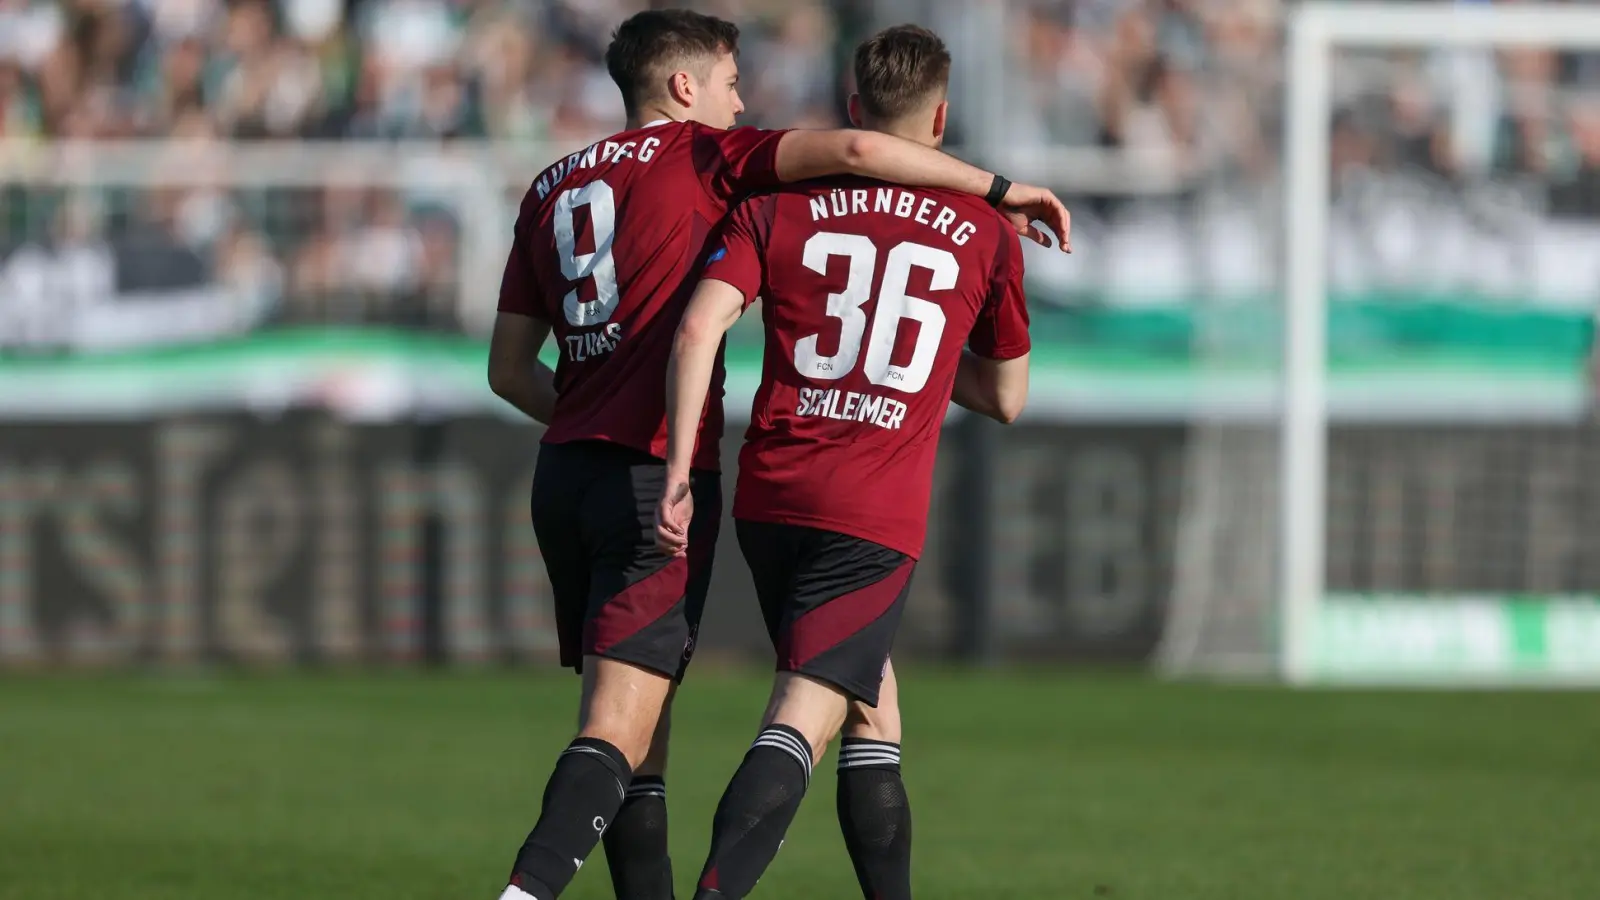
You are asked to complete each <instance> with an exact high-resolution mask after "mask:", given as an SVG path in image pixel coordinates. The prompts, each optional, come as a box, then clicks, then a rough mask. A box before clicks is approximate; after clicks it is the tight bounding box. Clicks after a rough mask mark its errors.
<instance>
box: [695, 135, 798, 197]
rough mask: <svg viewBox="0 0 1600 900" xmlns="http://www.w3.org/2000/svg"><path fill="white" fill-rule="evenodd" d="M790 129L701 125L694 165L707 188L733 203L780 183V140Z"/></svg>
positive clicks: (697, 136) (696, 142) (712, 193)
mask: <svg viewBox="0 0 1600 900" xmlns="http://www.w3.org/2000/svg"><path fill="white" fill-rule="evenodd" d="M785 134H788V132H787V131H767V130H765V129H761V128H730V129H728V130H726V131H723V130H720V129H716V128H704V127H702V128H699V129H697V130H696V133H695V146H694V156H695V167H696V168H697V169H698V170H699V172H700V177H701V179H702V180H703V181H704V182H705V185H706V190H707V191H709V192H710V193H711V195H712V196H714V197H716V198H717V199H719V200H721V201H722V203H723V204H724V205H727V206H731V205H732V204H734V203H737V202H738V201H739V200H741V199H743V198H744V197H746V196H748V195H750V194H754V193H756V192H758V191H765V190H770V189H772V188H775V187H777V186H778V185H779V183H780V182H779V181H778V143H779V142H780V141H782V140H783V136H784V135H785Z"/></svg>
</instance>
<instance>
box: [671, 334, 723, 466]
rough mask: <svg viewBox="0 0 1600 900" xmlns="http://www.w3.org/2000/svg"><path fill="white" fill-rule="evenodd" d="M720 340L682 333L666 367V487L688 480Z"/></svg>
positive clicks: (674, 345)
mask: <svg viewBox="0 0 1600 900" xmlns="http://www.w3.org/2000/svg"><path fill="white" fill-rule="evenodd" d="M719 343H720V338H710V337H708V336H706V335H702V334H699V333H697V332H695V331H694V330H691V329H687V328H686V329H682V330H680V331H679V332H678V337H677V340H676V341H675V343H674V344H673V347H672V358H671V360H670V361H669V362H668V363H667V483H668V484H677V483H679V482H684V481H688V480H689V469H690V466H691V465H692V464H693V461H694V451H695V442H696V439H697V438H699V436H700V421H701V419H702V418H703V416H704V414H705V408H706V395H707V394H709V393H710V391H711V372H712V370H713V369H714V368H715V367H716V361H717V346H718V344H719Z"/></svg>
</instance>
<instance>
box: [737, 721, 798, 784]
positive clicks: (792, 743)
mask: <svg viewBox="0 0 1600 900" xmlns="http://www.w3.org/2000/svg"><path fill="white" fill-rule="evenodd" d="M750 747H751V749H754V748H756V747H771V748H773V749H775V750H782V751H783V752H785V753H787V754H789V755H790V756H792V757H794V760H795V762H797V763H799V764H800V769H801V771H802V772H804V773H805V779H806V784H808V785H809V784H810V783H811V748H810V747H808V746H806V742H805V741H802V740H800V739H799V738H796V737H795V736H794V735H792V734H789V733H788V732H786V731H777V730H775V729H768V730H766V731H763V732H761V734H760V735H759V736H758V737H757V738H756V740H755V743H753V744H751V745H750Z"/></svg>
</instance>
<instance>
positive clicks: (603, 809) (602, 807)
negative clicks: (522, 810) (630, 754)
mask: <svg viewBox="0 0 1600 900" xmlns="http://www.w3.org/2000/svg"><path fill="white" fill-rule="evenodd" d="M631 775H632V773H631V772H630V770H629V768H628V758H627V757H626V756H623V755H622V751H621V750H618V749H617V748H616V747H613V746H611V745H610V744H608V743H606V742H605V741H602V740H599V739H597V738H578V739H577V740H575V741H573V742H572V743H571V744H570V745H568V747H567V749H566V750H564V751H562V753H561V756H560V757H559V758H558V759H557V760H556V770H555V771H554V772H551V773H550V781H549V783H548V784H546V785H545V787H544V805H543V806H541V807H540V809H539V821H538V823H537V824H535V825H534V826H533V831H531V832H529V833H528V839H527V840H526V841H524V842H523V843H522V850H520V851H519V852H518V853H517V862H516V864H515V865H514V866H512V869H511V884H513V885H514V886H516V887H518V888H521V889H522V890H523V891H526V892H527V893H529V894H532V895H533V896H534V897H536V898H538V900H555V898H556V897H558V896H560V895H561V892H562V891H563V890H566V887H567V884H568V883H569V882H571V881H572V876H573V875H576V874H577V873H578V868H579V867H580V866H582V865H583V861H584V860H585V859H587V858H588V857H589V854H590V853H591V852H592V851H593V850H594V845H595V844H598V843H599V842H600V836H601V835H602V834H603V833H605V830H606V826H607V825H609V824H610V822H611V821H612V820H613V819H614V818H616V815H617V809H618V808H619V807H621V806H622V795H623V787H622V786H623V785H625V784H627V783H628V781H629V780H630V778H631Z"/></svg>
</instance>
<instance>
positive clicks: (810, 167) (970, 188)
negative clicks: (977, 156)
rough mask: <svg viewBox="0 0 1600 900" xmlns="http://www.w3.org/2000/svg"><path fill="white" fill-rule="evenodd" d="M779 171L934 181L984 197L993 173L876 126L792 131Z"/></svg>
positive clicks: (795, 176) (800, 177)
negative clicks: (855, 128)
mask: <svg viewBox="0 0 1600 900" xmlns="http://www.w3.org/2000/svg"><path fill="white" fill-rule="evenodd" d="M777 174H778V177H779V178H780V179H781V180H783V181H785V182H791V181H804V180H806V179H809V178H822V177H825V176H829V175H861V176H864V177H867V178H876V179H880V180H882V181H888V182H892V183H894V184H903V185H906V186H907V187H933V188H946V189H948V190H953V191H960V192H962V193H965V194H974V195H976V196H979V197H982V196H985V195H987V194H988V193H989V189H990V188H991V187H993V186H994V175H993V174H991V173H989V172H985V171H984V170H983V169H980V168H978V167H976V166H972V165H969V164H967V163H964V162H962V161H961V160H959V159H956V158H955V157H953V156H950V155H948V154H945V153H941V152H939V151H938V150H935V149H933V148H931V147H925V146H923V145H921V144H918V143H916V142H914V141H908V140H906V139H904V138H899V137H895V136H893V135H888V134H881V133H879V132H875V131H849V130H842V131H792V132H790V133H789V134H788V135H786V136H785V138H784V140H783V142H782V143H781V144H779V145H778V159H777Z"/></svg>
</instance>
